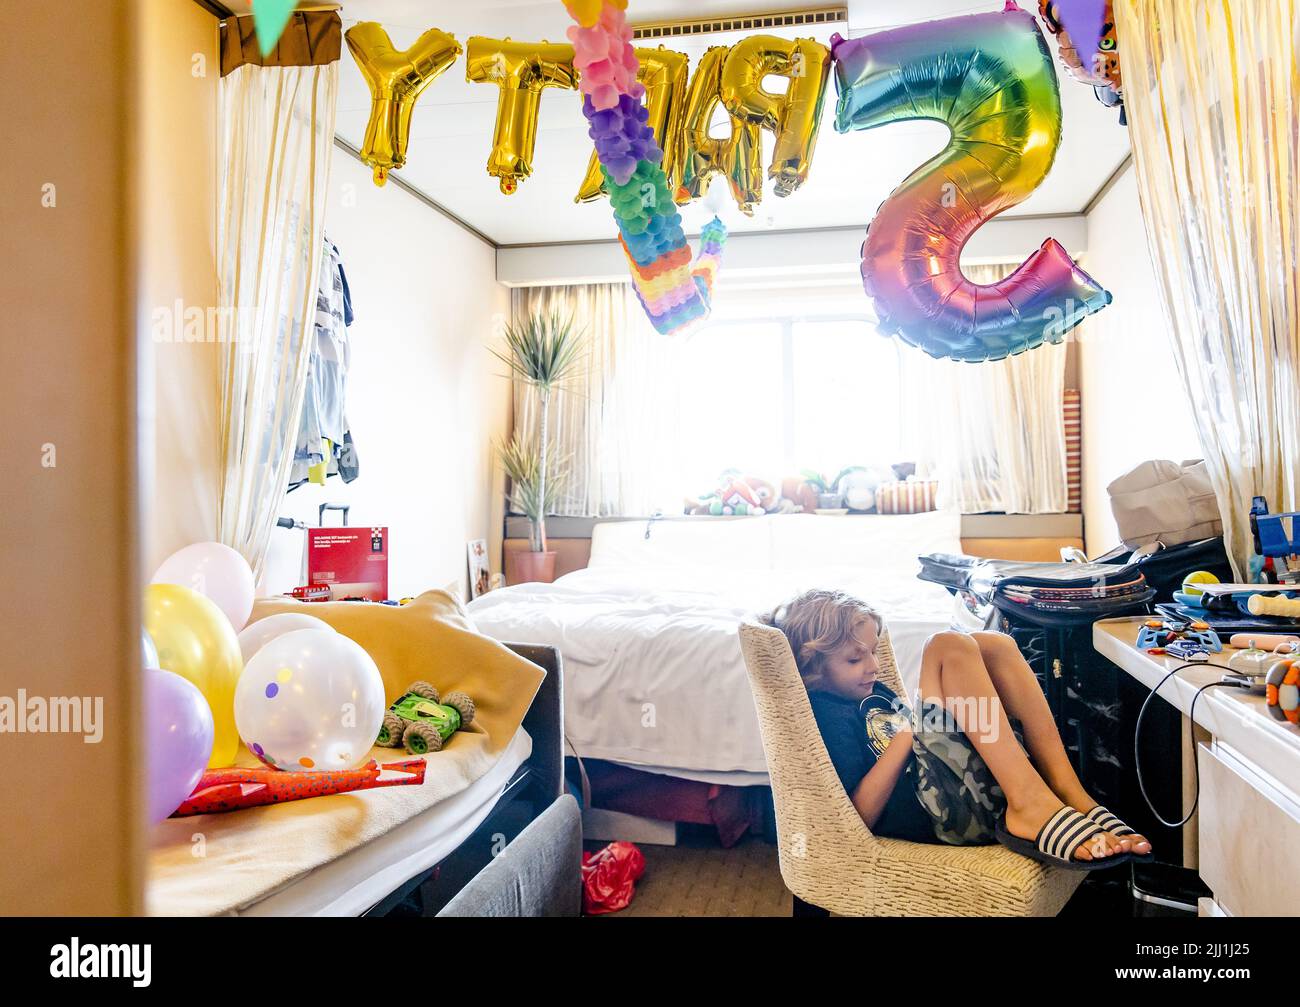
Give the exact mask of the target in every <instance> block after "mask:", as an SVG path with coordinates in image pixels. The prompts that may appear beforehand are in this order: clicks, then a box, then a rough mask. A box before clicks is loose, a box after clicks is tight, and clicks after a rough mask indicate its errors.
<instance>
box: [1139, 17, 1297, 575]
mask: <svg viewBox="0 0 1300 1007" xmlns="http://www.w3.org/2000/svg"><path fill="white" fill-rule="evenodd" d="M1298 15H1300V11H1298V10H1297V3H1296V0H1255V2H1249V3H1243V2H1241V0H1141V2H1135V0H1116V3H1115V20H1116V30H1117V33H1118V35H1119V37H1120V38H1122V39H1123V50H1124V104H1125V107H1126V108H1127V111H1128V121H1129V136H1130V137H1131V138H1132V142H1133V161H1134V165H1135V167H1136V171H1137V180H1138V192H1139V195H1140V197H1141V200H1142V216H1143V218H1144V220H1145V222H1146V227H1147V240H1148V243H1149V245H1150V249H1151V260H1152V263H1153V265H1154V267H1155V272H1156V277H1157V280H1158V282H1159V284H1160V287H1161V294H1162V300H1163V303H1164V307H1165V313H1166V315H1167V317H1168V320H1169V324H1170V328H1171V340H1172V343H1173V349H1174V358H1175V360H1176V361H1177V366H1178V371H1179V375H1180V377H1181V378H1182V381H1183V384H1184V385H1185V386H1186V388H1187V392H1188V394H1189V395H1190V397H1191V401H1192V406H1193V408H1192V415H1193V416H1194V417H1195V422H1196V426H1197V433H1198V436H1199V438H1200V442H1201V447H1202V449H1203V451H1204V453H1205V461H1206V465H1207V467H1208V468H1209V470H1210V476H1211V479H1212V481H1213V483H1214V489H1215V495H1216V496H1217V497H1218V501H1219V508H1220V511H1221V512H1222V515H1223V523H1224V537H1225V539H1226V541H1227V544H1228V552H1229V555H1231V556H1232V558H1233V560H1234V563H1235V564H1236V566H1237V572H1238V575H1239V576H1240V575H1243V574H1244V573H1245V571H1246V569H1247V559H1248V557H1249V556H1250V554H1251V553H1252V552H1253V546H1252V542H1251V534H1250V522H1249V508H1250V500H1251V497H1252V496H1253V495H1256V494H1260V495H1263V496H1267V497H1268V500H1269V504H1270V506H1271V508H1272V510H1274V511H1294V510H1296V509H1297V508H1300V273H1298V272H1297V268H1298V267H1297V255H1298V254H1300V248H1297V236H1298V235H1300V199H1298V198H1297V187H1298V186H1300V171H1298V169H1300V139H1298V137H1297V125H1296V123H1297V119H1298V118H1300V96H1298V95H1297V91H1298V90H1300V70H1297V62H1296V57H1297V53H1296V45H1297V42H1296V30H1297V29H1296V25H1297V16H1298Z"/></svg>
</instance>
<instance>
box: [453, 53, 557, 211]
mask: <svg viewBox="0 0 1300 1007" xmlns="http://www.w3.org/2000/svg"><path fill="white" fill-rule="evenodd" d="M465 49H466V55H465V79H466V80H467V81H469V82H470V83H471V84H496V86H497V87H498V88H500V89H501V93H500V95H498V97H497V118H496V128H495V130H494V131H493V134H492V153H491V154H489V155H488V161H487V172H488V174H489V175H491V176H492V177H493V178H495V179H497V180H498V182H499V184H500V186H501V191H502V192H503V193H505V194H506V195H507V196H509V195H510V194H511V193H513V192H514V191H515V190H516V189H518V188H519V180H520V179H521V178H527V177H528V176H529V175H531V174H532V173H533V151H534V150H535V149H536V147H537V113H538V112H539V111H540V110H541V107H542V89H543V88H547V87H563V88H568V89H569V90H573V89H574V88H576V87H577V86H578V73H577V71H576V70H574V68H573V46H571V45H559V44H553V43H550V42H546V41H542V42H512V41H510V39H508V38H507V39H495V38H483V37H482V36H481V35H475V36H474V37H473V38H471V39H469V40H468V41H466V43H465Z"/></svg>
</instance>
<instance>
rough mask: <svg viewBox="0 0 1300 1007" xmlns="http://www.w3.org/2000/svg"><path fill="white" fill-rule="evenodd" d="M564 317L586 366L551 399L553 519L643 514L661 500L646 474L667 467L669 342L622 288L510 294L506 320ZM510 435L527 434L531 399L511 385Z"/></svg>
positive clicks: (674, 349) (673, 349)
mask: <svg viewBox="0 0 1300 1007" xmlns="http://www.w3.org/2000/svg"><path fill="white" fill-rule="evenodd" d="M552 311H558V312H559V313H560V315H561V316H562V317H566V318H567V317H570V316H571V317H572V318H573V320H574V322H575V323H576V324H577V325H578V326H579V327H580V328H581V329H582V331H583V333H584V341H585V361H586V366H585V367H584V368H583V370H582V372H581V373H579V374H578V376H577V377H576V378H575V379H574V380H572V381H571V382H569V384H568V385H567V386H566V387H565V389H564V390H562V391H560V392H559V393H558V394H556V395H553V396H552V397H551V411H550V428H551V429H550V435H551V444H552V446H553V450H554V451H555V456H556V457H557V458H559V459H562V460H564V462H565V463H566V468H567V473H568V477H567V479H566V481H565V484H564V492H563V493H562V494H561V496H560V499H559V500H558V502H557V503H556V507H555V512H556V513H557V514H577V515H584V516H606V515H611V514H648V513H651V512H652V511H653V510H654V508H655V507H656V506H657V505H658V503H659V502H660V501H659V499H658V497H659V492H658V489H657V487H656V486H655V475H656V473H657V472H663V471H665V470H666V469H667V468H668V467H669V462H670V461H671V451H672V447H671V445H670V444H668V443H666V438H665V428H666V425H665V422H664V413H663V410H664V408H665V405H666V403H667V400H668V399H669V398H670V397H671V394H672V379H671V361H672V359H673V358H675V356H676V355H677V354H678V353H679V352H680V346H679V345H678V344H677V343H676V341H674V340H671V339H667V338H665V337H663V336H660V335H659V334H658V333H656V332H655V331H654V330H653V329H652V328H651V327H650V326H649V324H648V323H647V322H646V321H645V314H644V312H643V311H642V310H641V308H640V307H639V306H638V305H637V303H636V299H635V298H634V297H633V296H632V294H631V288H630V286H629V285H628V284H626V283H593V284H575V285H565V286H552V287H519V288H516V289H515V290H513V291H512V293H511V313H512V316H513V318H514V319H515V320H519V319H521V318H523V317H526V316H527V315H529V314H535V313H537V312H541V313H543V314H550V313H551V312H552ZM514 408H515V429H516V430H518V431H520V432H521V433H522V434H523V435H524V436H526V437H533V436H535V431H536V429H537V417H538V412H539V410H538V402H537V399H536V396H535V395H534V394H533V393H532V391H531V390H530V389H528V388H525V387H523V386H522V385H520V384H519V383H517V382H516V384H515V391H514Z"/></svg>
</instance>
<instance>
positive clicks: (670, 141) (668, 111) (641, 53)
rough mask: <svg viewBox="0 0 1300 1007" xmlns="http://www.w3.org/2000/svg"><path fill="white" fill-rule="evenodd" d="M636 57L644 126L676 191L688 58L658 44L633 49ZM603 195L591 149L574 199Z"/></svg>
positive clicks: (584, 200) (586, 200) (601, 179)
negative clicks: (642, 93)
mask: <svg viewBox="0 0 1300 1007" xmlns="http://www.w3.org/2000/svg"><path fill="white" fill-rule="evenodd" d="M636 58H637V60H638V62H639V63H640V68H639V69H638V70H637V75H636V79H637V80H639V81H640V82H641V83H642V84H643V85H645V104H646V112H648V113H649V116H650V118H649V119H648V120H647V125H648V126H649V127H650V128H651V129H652V130H653V131H654V135H655V139H656V140H657V141H659V149H660V150H662V151H663V152H664V159H663V162H662V163H661V164H660V165H659V167H660V168H662V169H663V173H664V177H665V178H667V179H668V188H669V189H672V190H676V188H677V186H678V184H679V183H680V182H681V179H682V156H683V154H684V153H685V152H684V151H683V149H682V123H683V122H684V121H685V115H686V87H687V81H688V79H689V77H690V62H691V61H690V57H689V56H687V55H686V54H685V53H681V52H673V51H672V50H671V49H665V48H664V47H663V46H659V47H658V48H657V49H638V50H636ZM604 195H608V193H607V191H606V189H605V176H604V175H602V174H601V172H600V162H599V161H598V160H597V158H596V153H595V151H592V154H591V161H590V163H589V164H588V165H587V177H586V178H584V179H583V180H582V186H581V188H579V189H578V194H577V195H576V196H575V197H574V198H573V201H574V202H575V203H589V202H591V201H592V200H593V199H599V198H600V197H601V196H604Z"/></svg>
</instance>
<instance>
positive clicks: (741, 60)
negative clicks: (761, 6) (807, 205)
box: [718, 35, 831, 196]
mask: <svg viewBox="0 0 1300 1007" xmlns="http://www.w3.org/2000/svg"><path fill="white" fill-rule="evenodd" d="M830 69H831V53H830V50H829V49H827V48H826V46H824V45H822V44H821V43H820V42H817V41H815V40H813V39H810V38H799V39H788V38H777V37H776V36H775V35H751V36H750V37H749V38H746V39H742V40H741V41H739V42H737V43H736V44H735V45H734V46H732V47H731V53H730V54H729V55H728V56H727V59H726V62H725V63H723V65H722V78H721V86H720V87H719V90H718V93H719V95H720V97H721V98H722V104H723V106H724V107H725V108H726V109H727V111H728V112H730V113H731V115H732V116H733V117H734V118H736V119H739V120H741V121H742V122H745V123H748V124H749V125H751V126H760V127H762V128H763V129H766V130H768V131H769V132H771V133H773V134H774V135H775V136H776V145H775V148H774V149H773V152H772V163H771V165H770V166H769V167H768V171H767V174H768V177H769V178H771V179H773V180H774V181H775V187H776V194H777V195H778V196H788V195H790V193H792V192H794V191H795V189H797V188H799V186H801V185H802V184H803V183H804V182H805V181H806V180H807V178H808V168H809V165H810V164H811V163H812V156H813V148H814V147H815V146H816V145H817V127H818V126H819V125H820V123H821V117H822V103H823V102H824V101H825V100H826V85H827V81H828V80H829V79H830ZM768 76H778V77H787V78H789V81H790V86H789V87H788V88H787V90H786V92H785V94H773V93H771V92H770V91H766V90H764V88H763V78H765V77H768Z"/></svg>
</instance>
